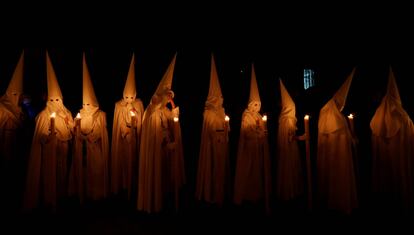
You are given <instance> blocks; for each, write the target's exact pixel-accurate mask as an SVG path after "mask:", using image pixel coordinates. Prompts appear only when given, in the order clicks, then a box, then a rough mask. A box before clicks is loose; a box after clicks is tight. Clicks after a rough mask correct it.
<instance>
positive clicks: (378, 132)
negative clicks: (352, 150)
mask: <svg viewBox="0 0 414 235" xmlns="http://www.w3.org/2000/svg"><path fill="white" fill-rule="evenodd" d="M371 129H372V157H373V159H372V163H373V169H372V170H373V191H374V192H375V193H377V194H380V195H382V196H387V197H388V199H391V203H392V204H393V206H396V207H399V208H402V209H409V208H412V207H413V206H414V126H413V122H412V120H411V119H410V117H409V116H408V114H407V113H406V112H405V110H404V109H403V108H402V106H401V104H398V103H397V102H395V101H393V100H392V99H391V98H389V97H384V99H383V101H382V103H381V105H380V106H379V107H378V109H377V111H376V112H375V115H374V116H373V118H372V121H371ZM387 203H389V202H387Z"/></svg>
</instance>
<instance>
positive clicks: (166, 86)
mask: <svg viewBox="0 0 414 235" xmlns="http://www.w3.org/2000/svg"><path fill="white" fill-rule="evenodd" d="M176 57H177V53H175V55H174V58H173V59H172V61H171V63H170V65H169V66H168V69H167V71H166V72H165V73H164V76H163V77H162V79H161V81H160V83H159V84H158V87H157V90H156V91H155V94H162V93H163V92H165V91H166V90H171V84H172V79H173V75H174V67H175V59H176Z"/></svg>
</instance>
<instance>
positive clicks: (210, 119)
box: [196, 108, 230, 206]
mask: <svg viewBox="0 0 414 235" xmlns="http://www.w3.org/2000/svg"><path fill="white" fill-rule="evenodd" d="M224 118H225V114H224V109H223V108H219V109H214V108H208V109H206V110H205V111H204V119H203V129H202V133H201V145H200V155H199V160H198V171H197V186H196V198H197V199H198V200H204V201H206V202H209V203H217V204H218V205H220V206H221V205H222V204H223V202H224V200H225V199H226V198H227V197H228V195H229V190H228V188H229V186H230V185H229V180H230V166H229V147H228V144H229V143H228V131H229V129H228V128H227V129H226V128H225V126H226V125H228V124H226V123H225V120H224Z"/></svg>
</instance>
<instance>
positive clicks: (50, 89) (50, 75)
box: [46, 51, 63, 99]
mask: <svg viewBox="0 0 414 235" xmlns="http://www.w3.org/2000/svg"><path fill="white" fill-rule="evenodd" d="M46 73H47V93H48V98H54V97H58V98H61V99H63V96H62V92H61V90H60V87H59V83H58V81H57V77H56V73H55V70H54V68H53V64H52V61H51V60H50V57H49V53H48V52H47V51H46Z"/></svg>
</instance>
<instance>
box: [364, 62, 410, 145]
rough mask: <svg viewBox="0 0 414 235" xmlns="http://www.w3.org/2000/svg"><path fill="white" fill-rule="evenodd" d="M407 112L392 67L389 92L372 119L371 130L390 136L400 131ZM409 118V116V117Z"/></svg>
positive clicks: (377, 133) (378, 134)
mask: <svg viewBox="0 0 414 235" xmlns="http://www.w3.org/2000/svg"><path fill="white" fill-rule="evenodd" d="M407 117H408V115H407V113H406V112H405V110H404V109H403V107H402V104H401V98H400V93H399V91H398V87H397V83H396V81H395V76H394V73H393V72H392V69H391V68H390V72H389V75H388V85H387V93H386V94H385V96H384V98H383V99H382V102H381V104H380V106H379V107H378V108H377V110H376V111H375V114H374V116H373V117H372V119H371V123H370V126H371V130H372V133H373V134H374V135H376V136H382V137H386V138H390V137H392V136H394V135H395V134H397V133H398V131H399V130H400V128H401V126H402V123H403V122H405V121H406V120H407ZM408 118H409V117H408Z"/></svg>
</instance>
